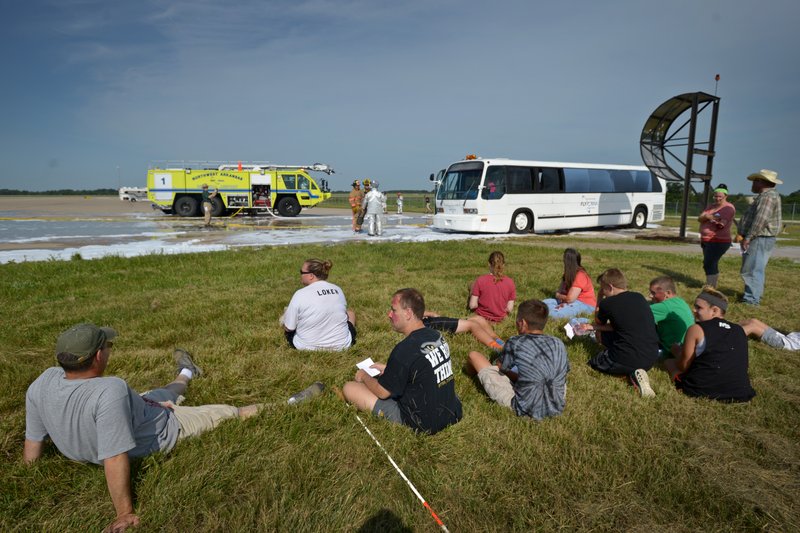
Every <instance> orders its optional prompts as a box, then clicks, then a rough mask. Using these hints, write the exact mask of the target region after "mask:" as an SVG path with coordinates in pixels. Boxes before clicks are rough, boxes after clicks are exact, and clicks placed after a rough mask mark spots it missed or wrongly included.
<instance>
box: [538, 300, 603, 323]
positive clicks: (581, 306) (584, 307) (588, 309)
mask: <svg viewBox="0 0 800 533" xmlns="http://www.w3.org/2000/svg"><path fill="white" fill-rule="evenodd" d="M542 303H543V304H545V305H546V306H547V309H549V310H550V318H572V317H574V316H578V315H591V314H592V313H594V307H592V306H591V305H588V304H585V303H583V302H581V301H580V300H575V301H574V302H572V303H569V304H564V306H563V307H561V308H559V309H556V306H557V305H559V303H558V300H556V299H555V298H548V299H547V300H542Z"/></svg>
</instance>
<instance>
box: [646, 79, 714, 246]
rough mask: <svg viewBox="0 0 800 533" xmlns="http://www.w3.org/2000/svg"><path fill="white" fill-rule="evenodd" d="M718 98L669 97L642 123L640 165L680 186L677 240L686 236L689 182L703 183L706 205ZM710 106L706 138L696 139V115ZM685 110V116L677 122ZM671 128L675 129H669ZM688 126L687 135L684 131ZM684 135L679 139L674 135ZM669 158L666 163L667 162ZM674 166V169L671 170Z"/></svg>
mask: <svg viewBox="0 0 800 533" xmlns="http://www.w3.org/2000/svg"><path fill="white" fill-rule="evenodd" d="M719 100H720V99H719V97H717V96H712V95H710V94H707V93H703V92H697V93H685V94H680V95H678V96H673V97H672V98H670V99H669V100H667V101H666V102H664V103H663V104H661V105H660V106H658V107H657V108H656V110H655V111H653V113H652V114H651V115H650V117H649V118H648V119H647V121H646V122H645V123H644V128H643V129H642V137H641V142H640V144H641V152H642V160H643V161H644V164H645V165H647V167H648V168H649V169H650V172H652V173H653V174H655V175H656V176H658V177H659V178H664V179H665V180H667V181H668V182H670V181H671V182H682V183H683V209H682V213H681V229H680V236H681V238H685V237H686V215H687V211H688V207H689V188H690V187H691V182H692V181H694V182H703V202H704V204H707V203H708V196H709V192H710V185H711V171H712V169H713V166H714V155H715V151H714V144H715V141H716V136H717V116H718V114H719ZM709 106H711V118H710V124H709V127H708V130H709V131H708V136H707V137H705V140H702V138H701V140H698V138H697V130H698V122H699V118H700V117H699V116H700V113H702V112H703V111H705V110H706V109H707V108H708V107H709ZM686 111H691V113H690V114H689V117H688V118H686V120H684V121H683V123H680V122H679V121H678V119H679V118H681V115H683V114H684V113H685V112H686ZM673 126H675V127H674V128H673ZM686 126H689V131H688V134H687V133H686V132H685V128H686ZM679 134H682V135H687V136H685V137H679V136H678V135H679ZM683 146H685V147H686V155H685V156H684V158H682V157H681V156H680V155H678V154H677V150H676V149H677V148H678V147H683ZM695 156H699V157H705V160H706V165H705V169H704V171H703V172H695V171H694V166H695V165H696V162H695ZM668 158H669V161H668ZM674 167H677V168H674Z"/></svg>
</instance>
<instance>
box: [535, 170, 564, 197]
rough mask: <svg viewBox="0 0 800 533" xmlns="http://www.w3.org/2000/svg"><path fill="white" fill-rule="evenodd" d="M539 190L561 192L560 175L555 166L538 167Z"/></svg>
mask: <svg viewBox="0 0 800 533" xmlns="http://www.w3.org/2000/svg"><path fill="white" fill-rule="evenodd" d="M539 179H540V182H539V192H561V191H562V187H561V176H560V175H559V172H558V169H557V168H541V169H539Z"/></svg>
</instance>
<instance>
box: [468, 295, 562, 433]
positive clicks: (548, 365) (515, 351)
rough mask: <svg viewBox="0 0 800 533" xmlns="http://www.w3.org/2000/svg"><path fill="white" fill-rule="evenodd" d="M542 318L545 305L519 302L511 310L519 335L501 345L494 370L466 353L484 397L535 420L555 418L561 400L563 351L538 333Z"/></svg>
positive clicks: (474, 354)
mask: <svg viewBox="0 0 800 533" xmlns="http://www.w3.org/2000/svg"><path fill="white" fill-rule="evenodd" d="M547 315H548V308H547V305H546V304H545V303H543V302H540V301H539V300H526V301H524V302H522V303H521V304H520V305H519V308H518V309H517V332H519V335H517V336H514V337H511V338H510V339H508V342H506V343H505V345H504V346H503V351H502V352H501V354H500V359H499V360H498V362H497V366H495V365H493V364H491V363H490V362H489V360H488V359H487V358H486V357H485V356H484V355H483V354H482V353H480V352H470V354H469V360H468V363H467V371H468V372H470V373H471V374H475V373H477V374H478V379H479V380H480V382H481V385H483V388H484V389H485V390H486V394H488V395H489V398H491V399H492V400H494V401H496V402H497V403H499V404H500V405H503V406H505V407H508V408H509V409H512V410H513V411H514V412H515V413H516V414H517V415H519V416H529V417H531V418H533V419H535V420H542V419H543V418H546V417H549V416H556V415H560V414H561V413H562V411H564V405H565V404H566V401H567V372H569V361H568V360H567V349H566V348H565V347H564V343H563V342H562V341H561V339H557V338H555V337H551V336H550V335H544V334H543V333H542V331H543V330H544V326H545V324H547ZM512 382H513V384H512Z"/></svg>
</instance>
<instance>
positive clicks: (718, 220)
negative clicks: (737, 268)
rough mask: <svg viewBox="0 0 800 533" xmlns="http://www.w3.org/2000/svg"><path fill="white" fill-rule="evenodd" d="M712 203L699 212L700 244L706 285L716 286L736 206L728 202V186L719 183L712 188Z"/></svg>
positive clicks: (729, 242)
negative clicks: (720, 262) (720, 261)
mask: <svg viewBox="0 0 800 533" xmlns="http://www.w3.org/2000/svg"><path fill="white" fill-rule="evenodd" d="M713 198H714V203H712V204H711V205H709V206H708V207H707V208H706V209H705V211H703V212H702V213H700V216H699V217H697V220H698V221H699V222H700V246H701V247H702V249H703V270H705V273H706V285H710V286H711V287H714V288H716V287H717V281H718V280H719V260H720V259H721V258H722V256H723V255H725V252H727V251H728V248H730V247H731V223H732V222H733V219H734V217H735V216H736V208H735V207H733V205H732V204H730V203H728V186H727V185H725V184H724V183H720V184H719V185H718V186H717V188H715V189H714V196H713Z"/></svg>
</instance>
